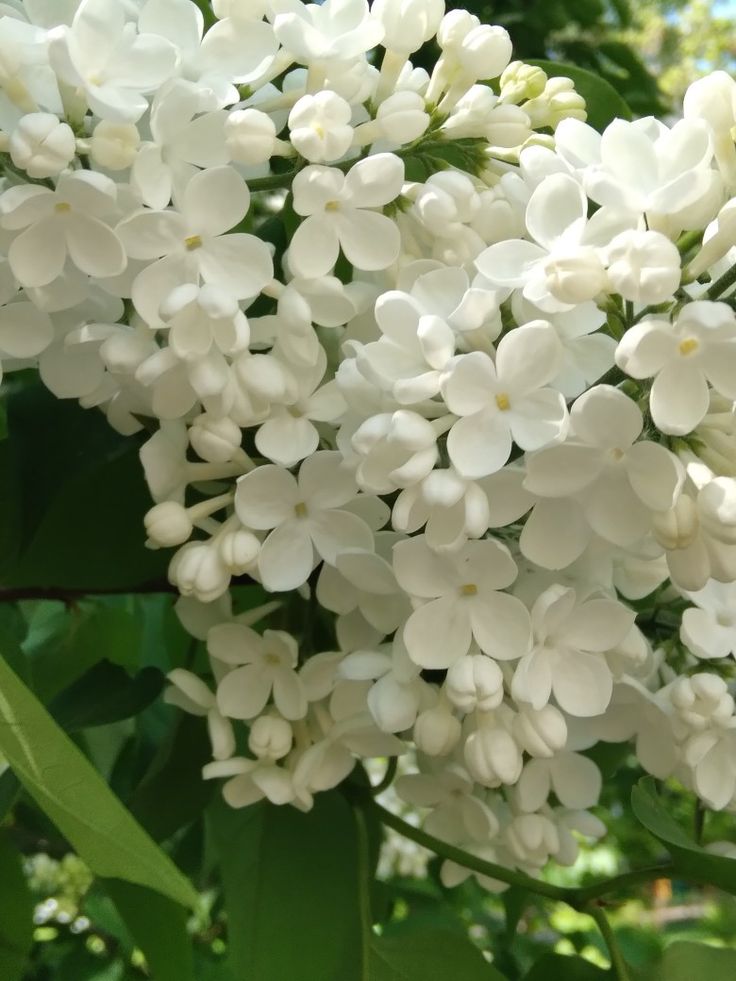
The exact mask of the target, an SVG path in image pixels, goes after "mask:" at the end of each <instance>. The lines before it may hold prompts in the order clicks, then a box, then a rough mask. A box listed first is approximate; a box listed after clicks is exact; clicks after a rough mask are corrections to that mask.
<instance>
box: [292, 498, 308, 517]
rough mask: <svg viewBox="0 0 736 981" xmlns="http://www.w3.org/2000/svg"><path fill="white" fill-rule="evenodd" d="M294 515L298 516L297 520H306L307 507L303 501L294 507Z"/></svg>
mask: <svg viewBox="0 0 736 981" xmlns="http://www.w3.org/2000/svg"><path fill="white" fill-rule="evenodd" d="M294 514H295V515H296V516H297V518H306V516H307V505H306V504H305V503H304V502H303V501H299V503H298V504H295V505H294Z"/></svg>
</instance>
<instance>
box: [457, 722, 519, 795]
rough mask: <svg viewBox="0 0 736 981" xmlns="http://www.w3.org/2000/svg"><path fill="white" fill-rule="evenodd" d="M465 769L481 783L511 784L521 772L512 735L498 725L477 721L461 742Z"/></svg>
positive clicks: (487, 784)
mask: <svg viewBox="0 0 736 981" xmlns="http://www.w3.org/2000/svg"><path fill="white" fill-rule="evenodd" d="M464 757H465V765H466V766H467V768H468V772H469V773H470V775H471V776H472V777H473V779H474V780H477V781H478V783H481V784H483V786H484V787H498V786H500V785H501V784H509V785H510V784H514V783H516V781H517V780H518V779H519V777H520V776H521V769H522V765H523V764H522V757H521V751H520V750H519V747H518V746H517V745H516V742H515V741H514V739H513V737H512V736H511V735H510V734H509V733H508V732H507V731H506V730H505V729H502V728H500V727H498V726H492V725H481V727H480V728H479V729H478V730H477V731H476V732H474V733H472V734H471V735H470V736H468V739H467V741H466V743H465V749H464Z"/></svg>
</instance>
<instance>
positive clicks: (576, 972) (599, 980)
mask: <svg viewBox="0 0 736 981" xmlns="http://www.w3.org/2000/svg"><path fill="white" fill-rule="evenodd" d="M607 978H608V979H610V978H611V975H610V973H609V972H608V971H604V970H603V969H602V968H600V967H596V966H595V964H591V963H590V961H586V960H585V958H584V957H567V956H566V955H565V954H544V955H543V956H542V957H540V959H539V960H538V961H537V962H536V964H534V965H533V966H532V969H531V970H530V971H529V973H528V974H525V975H524V981H606V979H607Z"/></svg>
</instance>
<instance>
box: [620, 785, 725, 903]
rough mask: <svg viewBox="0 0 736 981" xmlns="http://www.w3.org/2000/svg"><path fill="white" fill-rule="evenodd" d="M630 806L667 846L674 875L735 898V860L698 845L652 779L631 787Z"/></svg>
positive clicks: (640, 819) (645, 825) (649, 829)
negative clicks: (671, 811) (672, 813)
mask: <svg viewBox="0 0 736 981" xmlns="http://www.w3.org/2000/svg"><path fill="white" fill-rule="evenodd" d="M631 806H632V809H633V811H634V814H635V815H636V817H637V818H638V819H639V821H641V823H642V824H643V825H644V827H645V828H646V829H647V830H648V831H650V832H651V833H652V834H653V835H654V836H655V838H659V840H660V841H661V842H662V843H663V844H664V845H665V846H666V848H667V851H668V852H669V853H670V855H671V856H672V861H673V863H674V866H675V869H676V871H677V872H679V873H680V874H681V875H682V876H683V877H685V878H688V879H690V880H691V881H693V882H705V883H709V884H710V885H713V886H719V887H720V888H721V889H724V890H725V891H726V892H730V893H733V894H734V895H736V860H735V859H732V858H726V857H725V856H723V855H714V854H712V852H708V851H706V850H705V849H704V848H701V847H700V846H699V845H697V844H696V843H695V842H694V841H693V840H692V839H691V838H690V837H689V836H688V835H687V834H686V833H685V831H684V830H683V829H682V828H681V827H680V825H679V824H678V823H677V822H676V821H675V819H674V818H673V817H672V815H671V814H670V812H669V811H668V810H667V807H666V805H665V804H664V803H663V802H662V800H661V798H660V796H659V794H658V793H657V785H656V784H655V782H654V779H653V778H652V777H642V779H641V780H640V781H639V782H638V783H637V785H636V786H635V787H634V788H633V790H632V791H631Z"/></svg>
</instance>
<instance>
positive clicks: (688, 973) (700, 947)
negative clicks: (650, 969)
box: [651, 941, 736, 981]
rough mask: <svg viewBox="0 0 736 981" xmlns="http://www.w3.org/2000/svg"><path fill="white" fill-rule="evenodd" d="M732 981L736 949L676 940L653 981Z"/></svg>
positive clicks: (658, 966)
mask: <svg viewBox="0 0 736 981" xmlns="http://www.w3.org/2000/svg"><path fill="white" fill-rule="evenodd" d="M705 978H707V981H733V979H734V978H736V950H724V949H722V948H718V947H710V946H708V945H707V944H696V943H689V942H686V941H676V942H675V943H673V944H670V945H669V946H668V947H666V948H665V952H664V954H663V955H662V960H661V961H660V962H659V964H658V965H657V967H656V968H655V970H654V974H653V976H652V977H651V981H696V979H705Z"/></svg>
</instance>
